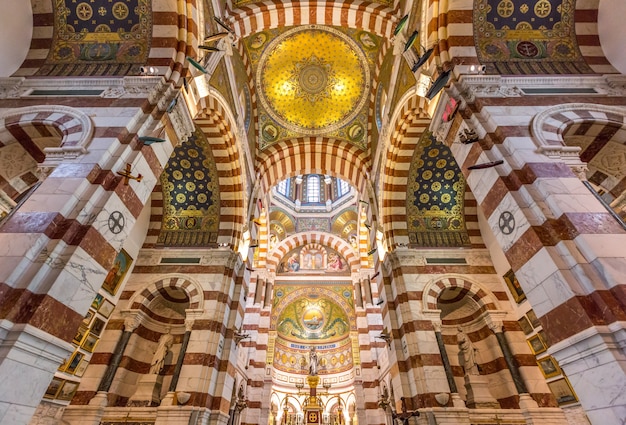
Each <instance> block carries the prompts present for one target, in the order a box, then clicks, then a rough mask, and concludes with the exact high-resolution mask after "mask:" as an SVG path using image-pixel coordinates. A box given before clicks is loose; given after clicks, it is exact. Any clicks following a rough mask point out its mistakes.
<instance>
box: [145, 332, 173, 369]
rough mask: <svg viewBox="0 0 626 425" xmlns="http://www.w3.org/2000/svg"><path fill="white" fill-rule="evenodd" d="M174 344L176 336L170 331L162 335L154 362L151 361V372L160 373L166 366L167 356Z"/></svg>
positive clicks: (153, 358)
mask: <svg viewBox="0 0 626 425" xmlns="http://www.w3.org/2000/svg"><path fill="white" fill-rule="evenodd" d="M173 344H174V337H172V335H170V334H169V333H166V334H163V335H161V338H160V339H159V345H158V347H157V349H156V351H155V352H154V355H153V356H152V362H151V363H150V372H149V373H150V374H151V375H158V374H159V373H161V370H163V366H165V356H167V353H169V352H170V349H171V348H172V345H173Z"/></svg>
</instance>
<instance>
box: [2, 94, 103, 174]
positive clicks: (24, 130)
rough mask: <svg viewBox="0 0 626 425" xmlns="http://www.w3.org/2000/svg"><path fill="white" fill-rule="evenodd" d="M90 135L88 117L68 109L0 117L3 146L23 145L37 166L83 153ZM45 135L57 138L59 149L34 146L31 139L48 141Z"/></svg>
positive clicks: (14, 111) (12, 112)
mask: <svg viewBox="0 0 626 425" xmlns="http://www.w3.org/2000/svg"><path fill="white" fill-rule="evenodd" d="M93 131H94V128H93V123H92V122H91V119H90V118H89V116H88V115H87V114H85V113H84V112H82V111H80V110H78V109H75V108H72V107H69V106H61V105H50V106H48V105H42V106H28V107H25V108H17V109H12V110H9V111H7V112H4V113H3V114H1V115H0V140H2V142H3V144H4V145H5V146H6V145H8V144H10V143H20V144H22V145H24V146H26V145H27V146H29V149H28V150H29V152H31V155H32V156H33V158H34V159H35V160H36V161H37V162H39V163H42V162H45V163H46V164H49V165H55V164H57V163H60V162H61V161H63V160H68V159H73V158H76V157H78V156H79V155H82V154H84V153H87V146H88V145H89V143H90V142H91V139H92V136H93ZM48 133H52V134H59V136H60V138H61V142H60V144H59V146H57V147H43V148H42V147H39V146H38V145H37V143H36V141H35V140H36V137H34V135H36V134H41V137H49V134H48Z"/></svg>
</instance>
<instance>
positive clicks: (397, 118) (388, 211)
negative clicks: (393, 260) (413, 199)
mask: <svg viewBox="0 0 626 425" xmlns="http://www.w3.org/2000/svg"><path fill="white" fill-rule="evenodd" d="M402 101H403V103H400V105H401V106H399V107H398V108H396V110H395V111H394V113H393V116H392V118H393V120H392V121H391V124H392V128H393V129H394V130H393V132H390V134H391V136H390V138H389V140H388V142H387V143H386V147H385V151H384V152H383V155H382V158H385V164H384V166H381V167H379V169H380V170H381V171H380V172H381V176H380V178H379V181H380V182H382V184H381V187H380V188H379V191H378V193H379V194H380V195H379V197H380V199H379V203H380V206H381V208H380V220H381V224H382V227H383V232H384V235H385V239H386V240H387V245H388V246H394V245H397V244H398V243H403V244H406V243H408V242H409V239H408V233H407V226H406V219H405V218H404V217H406V204H405V203H404V201H402V202H401V203H400V202H399V201H398V200H404V199H405V198H406V185H407V181H408V174H407V173H408V170H409V167H410V164H411V160H412V158H413V153H414V152H415V149H416V147H417V145H418V142H419V140H420V138H421V136H422V134H423V133H424V132H425V131H427V130H428V127H429V126H430V122H431V120H430V118H428V117H426V116H425V113H424V109H423V107H424V98H422V97H420V96H417V95H415V94H414V93H408V94H406V95H405V96H404V97H403V99H402ZM400 209H401V210H400Z"/></svg>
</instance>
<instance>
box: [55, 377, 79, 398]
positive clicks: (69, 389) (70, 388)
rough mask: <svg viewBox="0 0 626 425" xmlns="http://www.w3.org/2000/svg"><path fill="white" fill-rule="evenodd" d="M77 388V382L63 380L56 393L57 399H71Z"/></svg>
mask: <svg viewBox="0 0 626 425" xmlns="http://www.w3.org/2000/svg"><path fill="white" fill-rule="evenodd" d="M77 389H78V382H73V381H65V382H64V383H63V385H62V386H61V389H60V390H59V392H58V393H57V398H58V399H59V400H71V399H72V397H74V394H76V390H77Z"/></svg>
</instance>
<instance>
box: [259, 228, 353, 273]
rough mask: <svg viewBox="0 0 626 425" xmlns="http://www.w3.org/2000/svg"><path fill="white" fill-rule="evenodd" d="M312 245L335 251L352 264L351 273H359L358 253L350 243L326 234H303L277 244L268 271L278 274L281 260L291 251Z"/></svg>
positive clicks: (269, 256) (269, 257) (269, 260)
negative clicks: (316, 244) (277, 270)
mask: <svg viewBox="0 0 626 425" xmlns="http://www.w3.org/2000/svg"><path fill="white" fill-rule="evenodd" d="M310 243H318V244H320V245H324V246H327V247H330V248H332V249H334V250H335V251H337V252H338V253H339V254H341V255H342V256H343V258H345V259H346V261H347V262H348V264H350V270H351V272H353V273H355V272H357V271H358V269H359V266H360V260H359V257H358V253H357V252H355V251H354V249H353V248H352V246H351V245H350V244H349V243H348V242H346V241H345V240H343V239H342V238H340V237H339V236H337V235H333V234H332V233H326V232H308V233H301V234H297V235H292V236H289V237H288V238H285V239H283V240H282V241H280V243H279V244H277V245H276V246H275V247H274V249H272V251H270V252H269V253H268V255H267V269H268V271H269V272H271V273H276V269H277V267H278V264H279V262H280V260H281V259H282V258H283V257H284V256H285V255H287V253H288V252H289V251H291V250H293V249H295V248H298V247H300V246H304V245H308V244H310Z"/></svg>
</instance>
